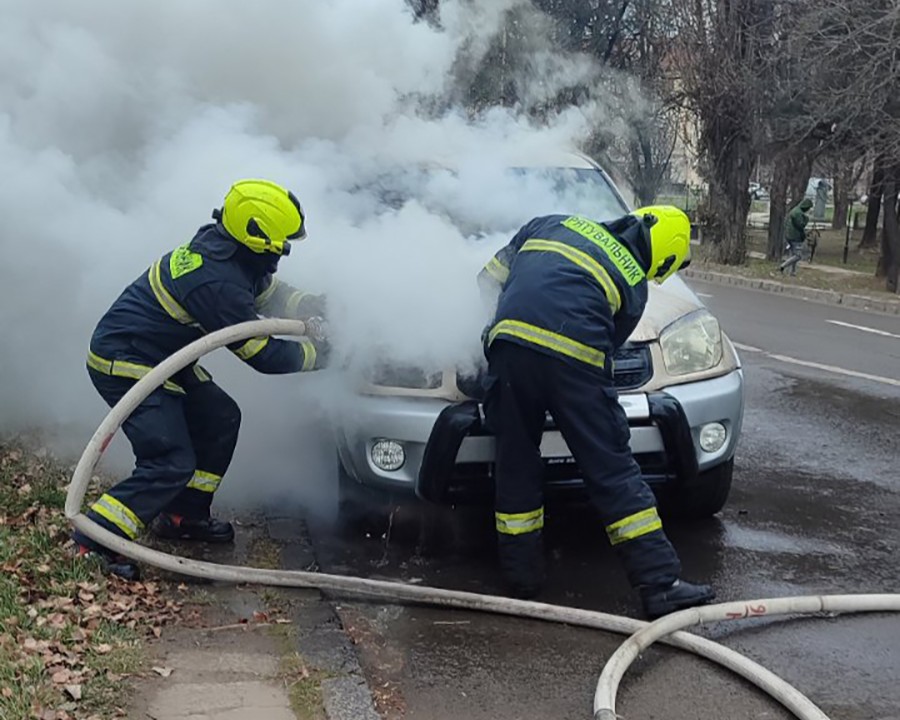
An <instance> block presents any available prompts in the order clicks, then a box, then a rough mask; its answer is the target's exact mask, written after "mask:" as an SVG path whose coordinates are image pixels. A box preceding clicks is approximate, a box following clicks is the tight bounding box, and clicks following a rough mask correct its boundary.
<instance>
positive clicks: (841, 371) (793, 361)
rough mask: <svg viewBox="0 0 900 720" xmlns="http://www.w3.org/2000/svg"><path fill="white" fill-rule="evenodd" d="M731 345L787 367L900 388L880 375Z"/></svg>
mask: <svg viewBox="0 0 900 720" xmlns="http://www.w3.org/2000/svg"><path fill="white" fill-rule="evenodd" d="M732 344H733V345H734V346H735V347H736V348H737V349H738V350H743V351H744V352H752V353H761V354H763V355H765V356H766V357H769V358H772V359H773V360H777V361H778V362H783V363H787V364H789V365H800V366H802V367H808V368H813V369H815V370H824V371H826V372H831V373H835V374H836V375H846V376H847V377H853V378H859V379H860V380H871V381H872V382H877V383H882V384H884V385H893V386H894V387H900V380H896V379H894V378H889V377H882V376H881V375H870V374H869V373H864V372H859V371H858V370H847V369H846V368H840V367H835V366H834V365H824V364H822V363H817V362H811V361H809V360H798V359H797V358H792V357H788V356H787V355H778V354H777V353H770V352H768V351H766V350H762V349H760V348H758V347H753V346H752V345H743V344H742V343H736V342H734V341H732Z"/></svg>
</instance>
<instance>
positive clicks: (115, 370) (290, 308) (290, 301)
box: [88, 224, 321, 392]
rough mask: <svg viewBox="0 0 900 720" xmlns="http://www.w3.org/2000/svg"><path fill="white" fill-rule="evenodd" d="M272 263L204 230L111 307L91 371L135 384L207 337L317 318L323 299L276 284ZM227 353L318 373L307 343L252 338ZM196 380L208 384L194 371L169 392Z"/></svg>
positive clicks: (275, 369)
mask: <svg viewBox="0 0 900 720" xmlns="http://www.w3.org/2000/svg"><path fill="white" fill-rule="evenodd" d="M276 264H277V257H275V256H272V255H270V254H257V253H254V252H252V251H251V250H250V249H249V248H246V247H244V246H243V245H241V244H239V243H238V242H236V241H235V240H234V239H232V238H231V236H229V235H228V234H227V232H226V231H225V230H224V228H222V227H221V225H218V224H210V225H205V226H203V227H201V228H200V229H199V230H198V231H197V234H196V235H195V236H194V238H193V239H192V240H191V241H190V242H188V243H186V244H184V245H182V246H180V247H178V248H176V249H175V250H173V251H172V252H170V253H167V254H166V255H164V256H163V257H162V258H161V259H160V260H158V261H157V262H155V263H154V264H153V265H152V266H151V267H150V269H149V270H148V271H147V272H146V273H144V274H142V275H141V276H140V277H139V278H137V280H135V281H134V282H133V283H131V285H129V286H128V287H127V288H126V289H125V290H124V291H123V292H122V294H121V295H120V296H119V298H118V299H117V300H116V301H115V302H114V303H113V305H112V306H111V307H110V308H109V310H108V311H107V312H106V314H105V315H104V316H103V317H102V319H101V320H100V322H99V323H98V324H97V327H96V329H95V331H94V334H93V336H92V338H91V345H90V353H89V356H88V366H89V367H90V368H92V369H93V370H95V371H98V372H102V373H104V374H106V375H115V376H119V377H129V378H134V379H138V378H140V377H143V375H145V374H146V373H147V372H149V370H150V368H151V367H152V366H154V365H157V364H158V363H160V362H162V361H163V360H164V359H165V358H167V357H168V356H169V355H171V354H172V353H174V352H176V351H177V350H180V349H181V348H183V347H184V346H186V345H188V344H189V343H191V342H193V341H194V340H197V339H198V338H200V337H201V336H202V335H204V334H206V333H210V332H213V331H215V330H219V329H221V328H224V327H227V326H229V325H234V324H236V323H240V322H244V321H247V320H256V319H258V318H259V316H260V315H269V316H278V317H304V316H306V317H309V316H311V315H314V314H319V312H320V310H321V308H320V307H319V303H320V299H319V298H318V297H317V296H313V295H308V294H304V293H301V292H299V291H298V290H295V289H294V288H292V287H290V286H289V285H286V284H285V283H281V282H279V281H278V280H277V279H276V278H275V277H274V275H273V272H274V270H275V265H276ZM304 311H305V312H304ZM229 349H231V351H232V352H234V353H235V354H236V355H237V356H238V357H239V358H241V359H242V360H244V361H245V362H247V363H248V364H249V365H251V366H252V367H253V368H255V369H256V370H259V371H260V372H264V373H272V374H274V373H290V372H297V371H301V370H313V369H315V368H316V360H317V354H316V347H315V345H314V344H313V343H312V341H310V340H309V339H307V338H299V339H298V341H296V342H295V341H289V340H278V339H275V338H265V337H261V338H252V339H250V340H247V341H246V342H243V341H242V342H237V343H234V344H233V345H229ZM193 379H200V380H204V379H207V378H205V377H203V371H202V369H201V368H199V367H198V366H195V367H192V368H188V369H187V370H186V371H182V372H181V373H179V374H178V375H177V376H176V377H175V378H173V381H172V382H169V383H167V384H166V389H168V390H170V391H174V392H180V391H181V387H180V385H179V381H190V380H193Z"/></svg>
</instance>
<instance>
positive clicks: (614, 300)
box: [519, 238, 622, 315]
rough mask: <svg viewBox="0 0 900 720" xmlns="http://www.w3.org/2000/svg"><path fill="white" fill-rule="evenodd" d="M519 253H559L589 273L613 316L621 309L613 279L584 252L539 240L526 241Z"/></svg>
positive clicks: (620, 300)
mask: <svg viewBox="0 0 900 720" xmlns="http://www.w3.org/2000/svg"><path fill="white" fill-rule="evenodd" d="M519 252H554V253H559V254H560V255H562V256H563V257H564V258H566V260H568V261H570V262H572V263H575V264H576V265H577V266H578V267H580V268H581V269H582V270H586V271H587V272H588V273H590V275H591V277H593V278H594V280H596V281H597V283H598V284H599V285H600V287H602V288H603V292H604V293H605V294H606V298H607V300H609V306H610V308H611V309H612V312H613V314H614V315H615V314H616V313H617V312H619V308H620V307H622V296H621V295H620V294H619V290H618V288H616V284H615V283H614V282H613V279H612V278H611V277H610V276H609V273H608V272H606V268H605V267H603V266H602V265H601V264H600V263H598V262H597V261H596V260H594V258H592V257H591V256H590V255H588V254H587V253H586V252H582V251H581V250H579V249H578V248H573V247H572V246H571V245H566V244H565V243H562V242H558V241H556V240H541V239H539V238H533V239H531V240H527V241H526V242H525V244H524V245H522V249H521V250H520V251H519Z"/></svg>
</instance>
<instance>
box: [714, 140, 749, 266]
mask: <svg viewBox="0 0 900 720" xmlns="http://www.w3.org/2000/svg"><path fill="white" fill-rule="evenodd" d="M724 150H725V151H724V152H722V153H720V154H719V158H720V159H719V161H718V162H717V163H716V164H715V167H714V168H713V173H712V177H711V178H710V183H709V217H708V218H707V222H708V228H709V233H710V237H711V238H712V244H713V260H714V261H715V262H719V263H722V264H723V265H741V264H742V263H744V261H745V260H746V259H747V213H748V212H749V210H750V193H749V192H747V188H748V187H749V186H750V174H751V172H752V170H753V153H752V152H751V148H750V145H749V143H747V142H744V141H741V140H737V141H733V142H732V143H730V147H728V148H725V149H724Z"/></svg>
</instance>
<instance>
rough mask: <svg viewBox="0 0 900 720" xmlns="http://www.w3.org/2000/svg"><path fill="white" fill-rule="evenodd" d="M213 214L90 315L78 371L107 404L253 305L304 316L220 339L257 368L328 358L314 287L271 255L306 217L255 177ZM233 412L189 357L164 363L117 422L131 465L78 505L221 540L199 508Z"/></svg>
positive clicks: (119, 567)
mask: <svg viewBox="0 0 900 720" xmlns="http://www.w3.org/2000/svg"><path fill="white" fill-rule="evenodd" d="M213 218H214V219H215V222H214V223H210V224H207V225H204V226H203V227H201V228H200V229H199V230H198V231H197V233H196V234H195V235H194V237H193V239H192V240H190V241H189V242H187V243H185V244H183V245H181V246H180V247H178V248H176V249H175V250H173V251H172V252H170V253H168V254H166V255H164V256H163V257H162V258H161V259H160V260H158V261H157V262H155V263H154V264H153V265H152V266H151V267H150V268H149V270H148V271H147V272H145V273H143V274H142V275H141V276H140V277H139V278H138V279H137V280H135V281H134V282H133V283H132V284H131V285H129V286H128V287H127V288H126V289H125V291H124V292H123V293H122V294H121V295H120V296H119V298H118V299H117V300H116V301H115V302H114V303H113V305H112V306H111V307H110V308H109V310H108V311H107V312H106V314H105V315H104V316H103V317H102V319H101V320H100V322H99V323H98V325H97V327H96V329H95V330H94V334H93V336H92V338H91V342H90V352H89V354H88V358H87V368H88V374H89V375H90V379H91V382H92V383H93V384H94V387H95V388H96V389H97V391H98V392H99V393H100V395H101V396H102V397H103V399H104V400H105V401H106V402H107V403H108V404H109V405H110V406H113V405H115V404H116V403H117V402H118V401H119V400H120V399H121V398H122V396H123V395H124V394H125V393H126V392H128V390H129V389H130V388H131V387H132V386H133V385H134V384H135V382H136V381H137V380H139V379H140V378H141V377H143V376H144V375H146V374H147V373H148V372H150V370H151V369H152V368H153V366H155V365H157V364H159V363H160V362H162V361H163V360H165V359H166V358H167V357H169V356H170V355H172V354H173V353H175V352H176V351H178V350H180V349H181V348H183V347H185V346H186V345H188V344H190V343H191V342H193V341H195V340H197V339H198V338H200V337H201V336H202V335H204V334H205V333H210V332H213V331H215V330H220V329H221V328H224V327H227V326H230V325H235V324H237V323H241V322H245V321H247V320H257V319H259V316H260V315H267V316H274V317H285V318H298V319H303V320H304V321H306V323H307V327H308V328H309V334H308V336H307V337H302V338H299V339H298V341H292V340H279V339H274V338H268V337H257V338H252V339H250V340H247V341H246V342H244V341H241V342H237V343H234V344H232V345H229V346H228V347H229V349H230V350H231V351H232V352H233V353H234V354H235V355H237V356H238V357H239V358H240V359H241V360H243V361H244V362H246V363H247V364H248V365H250V366H251V367H252V368H253V369H255V370H258V371H259V372H263V373H271V374H276V373H294V372H301V371H309V370H317V369H319V368H321V367H322V366H323V365H324V364H325V362H326V359H327V354H328V350H329V348H328V341H327V338H326V337H325V328H326V324H325V321H324V319H323V317H322V316H323V314H324V303H325V299H324V297H323V296H315V295H307V294H303V293H300V292H299V291H297V290H295V289H294V288H292V287H290V286H288V285H286V284H284V283H281V282H279V281H278V280H277V279H276V278H275V277H274V274H275V272H276V270H277V268H278V261H279V260H280V259H281V258H282V257H284V256H285V255H287V254H288V253H289V252H290V248H291V242H290V241H291V240H301V239H303V238H305V237H306V217H305V215H304V212H303V209H302V208H301V206H300V203H299V202H298V201H297V198H296V197H294V195H293V193H291V192H289V191H288V190H286V189H285V188H283V187H281V186H279V185H276V184H275V183H272V182H269V181H266V180H241V181H239V182H237V183H235V184H234V185H233V186H232V187H231V189H230V190H229V192H228V194H227V195H226V197H225V200H224V203H223V206H222V208H221V209H216V210H214V211H213ZM240 423H241V413H240V409H239V408H238V405H237V403H235V401H234V400H233V399H232V398H231V397H229V395H228V394H227V393H225V391H224V390H222V389H221V388H220V387H219V386H218V385H216V383H215V382H213V380H212V378H211V377H210V375H209V373H207V372H206V371H205V370H204V369H203V368H202V367H201V366H200V365H197V364H196V363H195V364H192V365H190V366H188V367H186V368H185V369H184V370H182V371H180V372H179V373H177V374H175V375H174V376H172V377H171V378H169V380H167V381H166V383H165V384H164V385H163V386H162V387H160V388H158V389H157V390H155V391H154V392H153V393H152V394H151V395H150V396H149V397H148V398H147V399H146V400H144V402H143V403H141V404H140V405H139V406H138V407H137V408H136V409H135V411H134V412H133V413H132V414H131V416H130V417H129V418H128V419H127V420H126V421H125V423H124V426H123V429H124V431H125V435H126V436H127V437H128V440H129V441H130V442H131V447H132V450H133V452H134V455H135V461H136V462H135V468H134V471H133V472H132V474H131V476H130V477H129V478H127V479H125V480H123V481H122V482H120V483H118V484H117V485H115V486H113V487H112V488H110V489H109V490H108V491H107V492H106V493H104V494H103V495H102V496H101V497H100V499H99V500H97V502H95V503H94V504H93V505H92V506H91V508H90V511H89V512H88V517H90V518H91V519H92V520H94V521H96V522H98V523H99V524H101V525H102V526H104V527H105V528H107V529H108V530H111V531H112V532H114V533H116V534H118V535H121V536H122V537H125V538H129V539H134V538H136V537H137V536H138V534H139V533H140V532H141V531H142V530H144V528H145V527H148V526H150V527H151V530H152V531H153V532H154V533H155V534H156V535H159V536H161V537H164V538H170V539H176V540H201V541H206V542H216V543H225V542H230V541H231V540H232V539H233V538H234V528H233V527H232V526H231V524H230V523H228V522H223V521H221V520H218V519H216V518H213V517H211V515H210V505H211V503H212V499H213V495H214V493H215V491H216V489H217V488H218V487H219V484H220V483H221V482H222V477H223V476H224V475H225V472H226V471H227V470H228V466H229V464H230V463H231V458H232V455H233V453H234V449H235V445H236V443H237V438H238V430H239V428H240ZM74 540H75V543H76V546H77V548H78V552H79V554H82V555H84V554H89V553H94V554H97V555H99V556H100V558H101V559H102V560H103V561H104V564H105V566H106V569H107V570H108V571H109V572H111V573H114V574H117V575H120V576H122V577H125V578H128V579H136V578H137V577H138V576H139V571H138V568H137V566H136V565H135V564H134V563H132V562H131V561H130V560H128V559H126V558H123V557H121V556H118V555H116V554H114V553H112V552H111V551H109V550H108V549H106V548H103V547H101V546H100V545H98V544H97V543H95V542H94V541H92V540H90V539H89V538H87V537H86V536H84V535H83V534H81V533H78V532H76V533H75V534H74Z"/></svg>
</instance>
